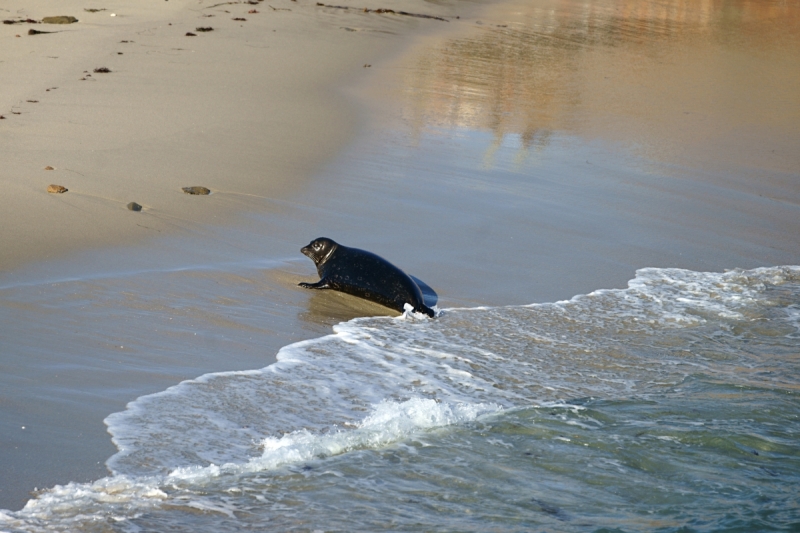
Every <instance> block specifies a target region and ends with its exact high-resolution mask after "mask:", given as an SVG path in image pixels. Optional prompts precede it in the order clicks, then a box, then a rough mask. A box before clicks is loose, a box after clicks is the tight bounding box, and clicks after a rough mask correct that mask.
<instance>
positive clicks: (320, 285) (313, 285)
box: [298, 279, 331, 289]
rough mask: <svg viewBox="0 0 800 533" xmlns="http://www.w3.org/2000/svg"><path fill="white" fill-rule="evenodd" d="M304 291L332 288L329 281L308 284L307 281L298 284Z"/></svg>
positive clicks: (322, 280)
mask: <svg viewBox="0 0 800 533" xmlns="http://www.w3.org/2000/svg"><path fill="white" fill-rule="evenodd" d="M298 285H300V286H301V287H303V288H304V289H330V288H331V286H330V285H328V281H327V280H324V279H321V280H319V281H318V282H316V283H306V282H305V281H304V282H302V283H298Z"/></svg>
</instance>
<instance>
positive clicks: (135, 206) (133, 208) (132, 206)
mask: <svg viewBox="0 0 800 533" xmlns="http://www.w3.org/2000/svg"><path fill="white" fill-rule="evenodd" d="M128 209H130V210H131V211H141V210H142V206H140V205H139V204H137V203H136V202H131V203H129V204H128Z"/></svg>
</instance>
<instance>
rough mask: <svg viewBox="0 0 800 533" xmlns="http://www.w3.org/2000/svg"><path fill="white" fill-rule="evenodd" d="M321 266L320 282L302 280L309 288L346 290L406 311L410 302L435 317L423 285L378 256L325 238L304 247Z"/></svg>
mask: <svg viewBox="0 0 800 533" xmlns="http://www.w3.org/2000/svg"><path fill="white" fill-rule="evenodd" d="M300 251H301V252H303V253H304V254H305V255H307V256H308V257H309V258H310V259H311V260H312V261H314V264H315V265H316V266H317V272H318V273H319V277H320V280H319V281H318V282H317V283H300V284H299V285H300V286H301V287H305V288H306V289H331V290H334V291H340V292H345V293H347V294H352V295H353V296H358V297H359V298H364V299H365V300H370V301H372V302H376V303H379V304H381V305H385V306H386V307H389V308H391V309H394V310H395V311H399V312H401V313H402V312H403V311H404V307H405V304H410V305H411V306H412V307H413V308H414V311H416V312H417V313H425V314H426V315H428V316H429V317H433V316H434V314H435V313H434V312H433V309H431V308H430V307H427V306H426V305H425V303H424V301H423V299H422V291H420V290H419V286H417V284H416V283H415V282H414V280H413V279H411V278H410V277H409V276H408V275H407V274H406V273H405V272H403V271H402V270H400V269H399V268H397V267H396V266H394V265H393V264H391V263H390V262H388V261H387V260H385V259H383V258H381V257H378V256H377V255H375V254H373V253H371V252H367V251H364V250H359V249H357V248H348V247H347V246H342V245H341V244H337V243H336V242H334V241H332V240H331V239H326V238H324V237H322V238H319V239H316V240H314V241H311V243H310V244H309V245H308V246H305V247H303V248H302V249H301V250H300Z"/></svg>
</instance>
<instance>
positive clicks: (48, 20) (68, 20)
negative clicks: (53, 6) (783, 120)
mask: <svg viewBox="0 0 800 533" xmlns="http://www.w3.org/2000/svg"><path fill="white" fill-rule="evenodd" d="M42 22H43V23H44V24H72V23H73V22H78V19H76V18H75V17H69V16H66V15H61V16H59V17H45V18H43V19H42Z"/></svg>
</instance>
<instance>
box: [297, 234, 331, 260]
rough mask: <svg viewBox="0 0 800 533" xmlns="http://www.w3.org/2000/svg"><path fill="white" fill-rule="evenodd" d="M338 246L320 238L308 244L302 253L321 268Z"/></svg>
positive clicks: (302, 249)
mask: <svg viewBox="0 0 800 533" xmlns="http://www.w3.org/2000/svg"><path fill="white" fill-rule="evenodd" d="M338 246H339V245H338V244H336V242H334V241H333V240H331V239H326V238H325V237H320V238H319V239H314V240H313V241H311V242H310V243H308V246H304V247H302V248H301V249H300V251H301V252H303V254H304V255H307V256H308V258H309V259H311V260H312V261H314V264H315V265H317V266H319V265H322V264H324V263H325V261H327V260H328V258H329V257H330V256H331V254H332V253H333V252H334V250H336V248H337V247H338Z"/></svg>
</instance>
